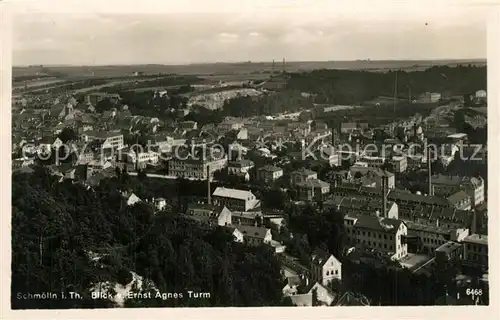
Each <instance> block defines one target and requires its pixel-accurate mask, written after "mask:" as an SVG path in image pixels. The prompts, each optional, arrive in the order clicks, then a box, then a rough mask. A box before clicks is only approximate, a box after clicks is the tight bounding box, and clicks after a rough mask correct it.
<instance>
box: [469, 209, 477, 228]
mask: <svg viewBox="0 0 500 320" xmlns="http://www.w3.org/2000/svg"><path fill="white" fill-rule="evenodd" d="M476 229H477V213H476V210H473V211H472V225H471V228H470V231H471V232H470V233H471V234H474V233H476Z"/></svg>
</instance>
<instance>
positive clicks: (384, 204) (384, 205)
mask: <svg viewBox="0 0 500 320" xmlns="http://www.w3.org/2000/svg"><path fill="white" fill-rule="evenodd" d="M388 184H389V182H388V181H387V175H386V174H385V172H384V175H383V176H382V217H384V218H387V185H388Z"/></svg>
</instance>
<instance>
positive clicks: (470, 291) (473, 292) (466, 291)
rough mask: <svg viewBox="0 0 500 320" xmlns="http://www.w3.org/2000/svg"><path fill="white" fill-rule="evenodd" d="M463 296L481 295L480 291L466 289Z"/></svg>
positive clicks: (481, 291)
mask: <svg viewBox="0 0 500 320" xmlns="http://www.w3.org/2000/svg"><path fill="white" fill-rule="evenodd" d="M465 294H466V295H468V296H480V295H482V294H483V290H482V289H467V290H465Z"/></svg>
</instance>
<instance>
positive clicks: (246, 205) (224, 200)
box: [212, 187, 260, 211]
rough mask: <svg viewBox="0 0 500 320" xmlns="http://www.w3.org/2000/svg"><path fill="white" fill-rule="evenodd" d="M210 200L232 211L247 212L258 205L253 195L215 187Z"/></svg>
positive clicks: (244, 191) (248, 192)
mask: <svg viewBox="0 0 500 320" xmlns="http://www.w3.org/2000/svg"><path fill="white" fill-rule="evenodd" d="M212 198H213V201H214V203H215V204H218V205H221V206H226V207H227V208H229V209H230V210H234V211H248V210H251V209H254V208H256V207H258V206H259V205H260V201H259V200H257V198H256V197H255V195H254V194H253V193H252V192H250V191H246V190H238V189H230V188H224V187H217V189H215V191H214V192H213V194H212Z"/></svg>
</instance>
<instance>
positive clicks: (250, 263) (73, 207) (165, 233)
mask: <svg viewBox="0 0 500 320" xmlns="http://www.w3.org/2000/svg"><path fill="white" fill-rule="evenodd" d="M125 179H126V178H125ZM110 187H111V185H110V184H106V183H104V184H103V185H102V186H100V187H99V188H96V190H95V191H93V190H87V189H86V188H85V187H83V186H80V185H78V184H73V183H71V182H63V183H58V182H57V179H56V178H54V177H52V176H50V175H49V174H48V172H47V171H46V170H45V169H44V168H42V167H37V168H36V170H35V172H34V173H33V174H30V175H28V174H21V173H15V174H14V175H13V181H12V286H11V292H12V300H11V302H12V307H13V308H72V307H91V308H95V307H109V306H110V304H109V302H107V301H105V300H96V299H90V296H89V288H90V287H91V286H92V285H93V284H96V283H99V282H105V281H110V282H117V283H121V284H126V283H128V282H129V281H130V280H131V275H130V272H129V271H133V272H136V273H137V274H139V275H141V276H143V277H145V278H146V279H149V280H151V281H153V282H154V286H155V288H156V289H157V290H159V291H160V292H185V291H186V290H193V291H201V292H210V293H211V297H210V298H209V299H177V300H176V299H168V300H161V299H160V300H154V301H153V300H147V301H146V300H144V301H140V300H138V299H134V301H133V302H131V303H132V305H131V306H261V305H267V306H272V305H281V304H282V303H283V301H282V298H281V288H282V283H281V280H280V268H279V263H278V261H277V260H276V258H275V257H274V255H273V254H272V252H271V251H270V250H268V249H267V248H265V247H257V248H251V247H247V246H245V245H242V244H237V243H234V242H233V241H232V236H231V235H230V234H229V233H227V232H226V231H225V230H224V229H209V228H207V227H205V226H204V225H202V224H198V223H197V222H194V221H191V220H187V219H185V218H183V217H182V216H179V215H178V214H177V211H176V210H174V209H171V210H170V209H169V210H168V211H162V212H159V213H157V214H156V215H155V214H154V211H153V208H152V207H151V206H150V205H148V203H144V202H142V203H137V204H135V205H132V206H127V205H126V202H125V199H124V198H123V197H122V196H121V195H120V193H119V192H118V191H116V189H114V188H110ZM89 252H96V253H99V254H100V255H101V257H102V258H101V259H100V260H99V262H100V263H99V264H97V263H95V262H93V261H91V260H90V259H89V257H88V254H89ZM42 292H55V293H61V292H65V293H66V297H69V292H78V293H79V294H81V295H82V296H83V299H78V300H74V299H53V300H43V301H42V300H24V299H17V294H18V293H42Z"/></svg>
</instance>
